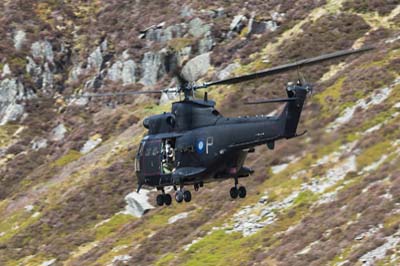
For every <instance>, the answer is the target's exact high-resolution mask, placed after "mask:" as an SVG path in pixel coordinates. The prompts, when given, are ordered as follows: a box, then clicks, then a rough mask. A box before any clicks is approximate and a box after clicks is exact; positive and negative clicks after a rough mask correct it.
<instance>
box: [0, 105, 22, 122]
mask: <svg viewBox="0 0 400 266" xmlns="http://www.w3.org/2000/svg"><path fill="white" fill-rule="evenodd" d="M23 113H24V107H23V106H22V105H20V104H16V103H13V104H9V105H7V107H6V108H4V109H3V110H2V111H1V112H0V117H1V120H0V126H2V125H5V124H6V123H8V122H11V121H16V120H17V119H18V118H20V117H21V115H22V114H23Z"/></svg>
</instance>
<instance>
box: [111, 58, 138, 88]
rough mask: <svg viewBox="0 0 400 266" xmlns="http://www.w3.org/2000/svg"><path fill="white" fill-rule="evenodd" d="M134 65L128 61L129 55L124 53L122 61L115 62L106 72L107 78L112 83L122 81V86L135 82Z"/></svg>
mask: <svg viewBox="0 0 400 266" xmlns="http://www.w3.org/2000/svg"><path fill="white" fill-rule="evenodd" d="M135 72H136V63H135V62H134V61H133V60H132V59H129V54H128V53H127V52H126V51H125V52H124V53H123V55H122V60H117V61H116V62H115V63H114V64H113V65H112V66H111V67H110V68H109V69H108V72H107V78H108V79H110V80H112V81H122V83H123V85H128V84H132V83H135V82H136V77H135V75H136V73H135Z"/></svg>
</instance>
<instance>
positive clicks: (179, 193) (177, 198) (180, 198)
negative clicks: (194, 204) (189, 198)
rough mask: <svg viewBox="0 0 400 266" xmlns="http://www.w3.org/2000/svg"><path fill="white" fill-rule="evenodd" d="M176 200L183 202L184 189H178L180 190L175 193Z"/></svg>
mask: <svg viewBox="0 0 400 266" xmlns="http://www.w3.org/2000/svg"><path fill="white" fill-rule="evenodd" d="M175 200H176V202H178V203H181V202H182V201H183V192H182V191H180V190H178V191H177V192H176V193H175Z"/></svg>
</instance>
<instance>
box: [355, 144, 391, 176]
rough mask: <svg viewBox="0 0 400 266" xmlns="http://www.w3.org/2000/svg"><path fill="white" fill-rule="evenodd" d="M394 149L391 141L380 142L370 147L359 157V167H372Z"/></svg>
mask: <svg viewBox="0 0 400 266" xmlns="http://www.w3.org/2000/svg"><path fill="white" fill-rule="evenodd" d="M391 149H392V143H391V141H388V140H387V141H383V142H378V143H377V144H375V145H373V146H371V147H368V148H367V149H366V150H365V151H364V152H363V153H361V154H360V155H359V156H358V157H357V166H358V168H359V169H362V168H364V167H365V166H368V165H371V164H373V163H374V162H376V161H378V160H379V159H380V158H381V157H382V156H383V155H384V154H388V153H389V151H390V150H391Z"/></svg>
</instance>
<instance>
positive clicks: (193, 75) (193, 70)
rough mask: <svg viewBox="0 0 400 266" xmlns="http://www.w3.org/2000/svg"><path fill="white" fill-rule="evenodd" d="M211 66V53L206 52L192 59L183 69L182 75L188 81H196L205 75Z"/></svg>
mask: <svg viewBox="0 0 400 266" xmlns="http://www.w3.org/2000/svg"><path fill="white" fill-rule="evenodd" d="M209 68H210V53H205V54H201V55H198V56H196V57H195V58H193V59H191V60H190V61H189V62H187V63H186V65H185V66H184V67H183V69H182V75H183V76H184V77H185V79H187V80H188V81H196V80H198V79H199V78H200V77H201V76H203V75H205V74H206V73H207V71H208V69H209Z"/></svg>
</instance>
